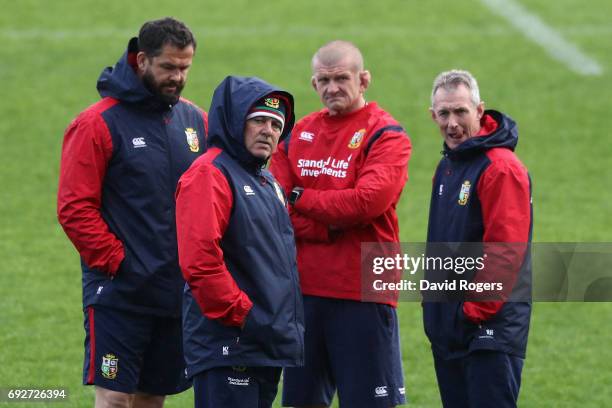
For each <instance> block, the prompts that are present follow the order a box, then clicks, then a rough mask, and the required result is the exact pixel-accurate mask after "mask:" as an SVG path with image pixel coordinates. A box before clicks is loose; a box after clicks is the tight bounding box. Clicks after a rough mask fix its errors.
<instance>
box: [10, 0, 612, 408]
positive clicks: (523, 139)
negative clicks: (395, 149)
mask: <svg viewBox="0 0 612 408" xmlns="http://www.w3.org/2000/svg"><path fill="white" fill-rule="evenodd" d="M521 2H522V4H523V5H524V6H525V7H526V8H527V9H528V10H529V11H531V12H533V13H535V14H537V15H538V16H539V17H540V18H541V19H542V20H543V21H545V22H546V23H547V24H549V25H550V26H551V27H553V28H554V29H556V30H557V31H558V32H560V33H561V34H562V35H563V36H564V37H565V39H567V40H568V41H570V42H572V43H573V44H574V45H575V46H577V47H579V48H580V49H581V50H582V51H583V52H584V53H586V54H587V55H588V56H590V57H591V58H593V59H595V60H596V61H597V62H598V63H599V64H600V65H601V66H602V67H603V74H601V75H599V76H582V75H579V74H577V73H574V72H572V71H571V70H570V69H568V67H567V66H565V65H564V64H562V63H560V62H558V61H556V60H554V59H552V58H551V57H550V56H549V55H548V54H547V53H546V52H544V50H543V49H542V48H541V47H540V46H538V45H536V44H534V43H533V42H532V41H531V40H528V39H527V38H525V37H523V36H522V35H521V34H520V32H519V31H518V30H517V29H515V28H513V27H512V26H511V25H510V24H508V23H507V22H506V21H504V20H503V19H502V18H500V17H499V16H497V15H495V14H492V13H491V12H490V11H489V10H488V9H486V8H485V7H483V5H482V3H481V2H480V1H478V0H465V1H462V2H451V1H442V0H431V1H427V2H425V1H401V0H394V1H385V0H383V1H380V2H373V1H362V0H354V1H348V0H346V1H336V2H329V1H322V0H310V1H303V2H289V1H277V2H270V3H259V2H257V3H256V2H248V1H232V0H229V1H225V2H195V1H194V2H182V3H176V5H172V4H171V2H168V1H159V0H156V1H147V2H144V1H132V2H127V1H117V0H107V1H105V2H99V1H92V0H87V1H79V2H76V1H68V0H58V1H55V2H45V1H34V0H22V1H17V2H9V1H8V0H2V1H0V6H1V9H2V11H1V13H0V41H1V44H2V47H0V86H1V89H2V93H1V94H2V97H1V98H0V107H1V109H0V140H1V145H0V146H1V147H0V183H1V187H2V188H1V193H0V194H1V196H0V197H1V199H0V220H1V227H0V259H1V260H2V261H1V263H0V265H1V266H0V269H1V273H0V388H2V387H11V386H15V387H36V388H41V387H61V388H66V389H68V392H69V394H70V397H69V399H68V401H67V402H64V403H58V404H48V405H49V406H52V407H84V406H92V401H93V389H92V388H90V387H83V386H81V385H80V383H81V371H82V368H81V367H82V357H83V349H82V342H83V336H84V332H83V328H82V319H83V317H82V313H81V284H80V280H81V276H80V269H79V262H78V256H77V253H76V251H75V250H74V248H73V247H72V245H71V244H70V242H69V241H68V240H67V238H66V237H65V235H64V233H63V231H62V230H61V228H60V226H59V225H58V223H57V221H56V216H55V199H56V191H57V178H58V169H59V156H60V149H61V141H62V136H63V130H64V129H65V127H66V126H67V125H68V123H69V122H70V121H71V120H72V118H73V117H74V116H75V115H76V114H77V113H78V112H80V111H81V110H82V109H84V108H85V107H86V106H88V105H89V104H91V103H93V102H94V101H96V100H97V99H98V96H97V93H96V91H95V83H96V79H97V77H98V75H99V73H100V71H101V69H102V68H103V67H105V66H107V65H112V64H114V63H115V61H116V60H117V59H118V57H119V56H120V55H121V53H122V52H123V51H124V48H125V46H126V44H127V40H128V38H129V37H130V36H132V35H134V34H135V33H137V30H138V28H139V27H140V25H141V24H142V22H143V21H145V20H147V19H151V18H157V17H161V16H165V15H172V16H175V17H177V18H179V19H182V20H184V21H186V22H187V23H188V25H190V27H191V28H192V29H193V30H194V32H195V34H196V35H197V38H198V41H199V44H198V52H197V55H196V58H195V60H194V66H193V69H192V70H191V73H190V77H189V84H188V86H187V88H186V90H185V93H184V95H185V96H186V97H187V98H189V99H191V100H193V101H194V102H196V103H197V104H199V105H200V106H202V107H203V108H208V105H209V103H210V97H211V94H212V91H213V89H214V87H215V86H216V85H217V84H218V83H219V82H220V81H221V79H222V78H224V77H225V76H226V75H228V74H239V75H257V76H260V77H262V78H264V79H266V80H268V81H270V82H273V83H276V84H278V85H280V86H282V87H285V88H287V89H289V90H290V91H291V92H292V93H293V94H294V95H295V97H296V101H297V102H296V108H297V111H298V115H299V116H301V115H304V114H306V113H307V112H309V111H312V110H315V109H318V108H319V102H318V99H317V98H316V95H315V93H314V92H313V91H312V89H311V88H310V85H309V76H310V72H309V61H310V57H311V55H312V53H313V52H314V51H315V50H316V49H317V48H318V46H320V45H322V44H323V43H324V42H327V41H329V40H332V39H336V38H341V39H347V40H351V41H353V42H355V43H356V44H357V45H358V46H360V47H361V49H362V51H363V53H364V55H365V59H366V65H367V68H369V69H370V70H371V72H372V74H373V84H372V86H371V88H370V90H369V91H368V95H367V96H368V98H369V99H370V100H376V101H378V102H379V103H380V104H381V105H382V106H383V107H384V108H386V109H387V110H388V111H390V112H391V113H392V114H393V115H394V116H395V117H396V118H397V119H398V120H400V122H402V124H403V125H404V126H405V127H406V129H407V130H408V132H409V133H410V135H411V138H412V142H413V157H412V160H411V163H410V180H409V182H408V184H407V186H406V188H405V190H404V194H403V198H402V202H401V205H400V208H399V217H400V221H401V236H402V239H403V240H404V241H410V242H418V241H423V240H424V239H425V234H426V225H427V211H428V204H429V193H430V189H431V177H432V175H433V171H434V168H435V166H436V164H437V161H438V160H439V157H440V156H439V151H440V150H441V139H440V136H439V134H438V133H437V129H436V128H435V126H434V124H433V123H432V122H431V119H430V117H429V113H428V111H427V108H428V106H429V92H430V86H431V82H432V80H433V78H434V76H435V75H436V74H437V73H438V72H440V71H442V70H446V69H449V68H455V67H457V68H459V67H460V68H465V69H469V70H470V71H472V72H473V73H474V74H475V75H476V77H477V78H478V79H479V82H480V86H481V95H482V97H483V99H484V100H485V102H486V103H487V106H489V107H495V108H498V109H500V110H503V111H505V112H507V113H509V114H510V115H511V116H513V117H514V118H515V119H516V120H517V122H518V124H519V129H520V142H519V146H518V150H517V152H518V154H519V156H520V157H521V158H522V160H523V162H524V163H525V164H526V165H527V167H528V168H529V170H530V173H531V177H532V179H533V188H534V208H535V226H534V241H538V242H554V241H567V242H588V241H601V242H606V241H612V204H611V203H612V188H611V187H612V177H611V175H612V171H611V167H612V166H611V164H612V161H611V153H612V149H611V147H610V129H612V115H610V108H611V107H612V74H611V73H612V53H610V50H611V49H612V17H611V16H612V4H611V3H610V2H609V1H605V0H592V1H589V2H582V1H579V0H559V1H555V2H551V1H546V0H521ZM399 310H400V316H401V333H402V339H403V340H402V341H403V357H404V373H405V377H406V389H407V393H408V395H409V398H410V401H411V402H410V404H409V405H408V406H413V407H438V406H440V402H439V397H438V392H437V386H436V382H435V377H434V372H433V366H432V358H431V355H430V351H429V346H428V343H427V340H426V338H425V336H424V334H423V330H422V325H421V315H420V305H419V304H416V303H405V304H402V305H401V306H400V309H399ZM611 316H612V303H597V304H596V303H591V304H580V303H536V304H535V306H534V315H533V319H532V330H531V336H530V341H529V347H528V356H527V360H526V365H525V369H524V371H523V386H522V390H521V397H520V401H519V405H520V406H521V407H605V406H611V404H612V402H610V401H612V387H611V386H610V384H612V346H611V344H612V321H611ZM0 405H3V403H2V402H0ZM6 405H10V406H35V407H43V406H45V404H43V403H39V404H29V405H28V404H21V405H20V404H6ZM167 406H168V407H189V406H192V395H191V392H186V393H183V394H182V395H179V396H176V397H172V398H170V399H169V400H168V403H167ZM277 406H280V405H277Z"/></svg>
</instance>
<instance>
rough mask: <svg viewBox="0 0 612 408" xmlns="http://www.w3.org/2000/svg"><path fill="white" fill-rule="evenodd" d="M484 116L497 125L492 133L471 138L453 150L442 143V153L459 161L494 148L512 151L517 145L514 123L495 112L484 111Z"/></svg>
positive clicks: (516, 132) (507, 117)
mask: <svg viewBox="0 0 612 408" xmlns="http://www.w3.org/2000/svg"><path fill="white" fill-rule="evenodd" d="M484 114H485V115H488V116H489V117H491V118H492V119H493V120H495V122H496V123H497V128H496V129H495V130H494V131H493V132H491V133H490V134H488V135H484V136H475V137H471V138H469V139H468V140H466V141H465V142H463V143H461V144H460V145H459V146H457V148H455V149H453V150H451V149H449V148H448V146H447V145H446V143H444V151H443V152H442V153H443V154H444V155H445V156H447V157H449V158H451V159H461V158H465V157H469V156H472V155H474V154H478V153H481V152H482V151H485V150H489V149H492V148H494V147H505V148H508V149H510V150H512V151H514V149H515V148H516V145H517V144H518V128H517V126H516V122H515V121H514V120H513V119H512V118H511V117H510V116H507V115H505V114H503V113H501V112H498V111H496V110H485V112H484Z"/></svg>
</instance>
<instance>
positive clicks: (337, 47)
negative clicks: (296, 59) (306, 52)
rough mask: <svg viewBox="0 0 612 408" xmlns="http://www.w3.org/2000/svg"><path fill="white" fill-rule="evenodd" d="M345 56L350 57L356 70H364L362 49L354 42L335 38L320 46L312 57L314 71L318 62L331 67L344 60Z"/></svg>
mask: <svg viewBox="0 0 612 408" xmlns="http://www.w3.org/2000/svg"><path fill="white" fill-rule="evenodd" d="M345 58H349V62H350V64H351V65H352V68H353V69H354V70H355V71H363V55H362V54H361V51H360V50H359V48H358V47H357V46H356V45H355V44H353V43H352V42H350V41H343V40H334V41H331V42H328V43H327V44H325V45H324V46H322V47H321V48H319V49H318V50H317V52H316V53H315V54H314V55H313V57H312V62H311V66H312V71H313V72H314V71H315V66H316V65H317V64H321V65H323V66H326V67H331V66H333V65H336V64H338V63H340V62H342V61H343V60H344V59H345Z"/></svg>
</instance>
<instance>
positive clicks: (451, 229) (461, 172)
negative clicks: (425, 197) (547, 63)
mask: <svg viewBox="0 0 612 408" xmlns="http://www.w3.org/2000/svg"><path fill="white" fill-rule="evenodd" d="M431 117H432V119H433V120H434V122H435V123H436V124H437V125H438V127H439V129H440V133H441V134H442V137H443V139H444V150H443V152H442V153H443V155H444V157H442V159H441V160H440V163H439V164H438V168H437V169H436V173H435V175H434V179H433V190H432V193H431V207H430V212H429V229H428V234H427V241H428V248H429V249H428V250H435V251H440V250H441V249H440V248H443V250H444V251H450V252H448V253H450V254H453V255H458V256H464V255H465V253H463V252H465V251H464V250H462V248H463V249H465V248H467V249H468V250H469V251H471V252H474V251H477V252H476V254H477V255H478V256H480V257H481V262H482V267H480V268H476V269H474V270H471V271H469V272H465V271H464V270H461V271H459V272H454V271H446V270H437V271H427V272H426V273H427V275H426V276H427V277H428V278H429V279H431V278H434V279H436V280H437V281H439V282H453V281H457V280H467V281H469V282H470V283H477V284H482V285H485V284H488V285H489V286H490V287H494V288H497V289H495V290H487V291H484V292H480V293H479V292H477V291H476V290H474V291H461V290H455V291H449V293H448V294H450V295H452V298H450V297H449V298H446V297H440V296H439V295H437V296H434V297H435V299H433V298H434V297H432V299H431V300H435V301H428V296H424V299H425V300H426V301H425V302H424V303H423V320H424V325H425V332H426V334H427V336H428V337H429V340H430V341H431V347H432V351H433V356H434V363H435V369H436V375H437V379H438V385H439V388H440V395H441V398H442V404H443V405H444V407H445V408H483V407H496V408H498V407H499V408H501V407H504V408H510V407H516V403H517V399H518V394H519V388H520V384H521V371H522V368H523V361H524V359H525V351H526V347H527V336H528V333H529V320H530V315H531V303H530V299H529V295H528V293H529V287H530V277H531V276H530V275H531V262H530V252H529V247H528V244H529V242H531V229H532V223H533V221H532V211H531V182H530V179H529V175H528V173H527V169H526V168H525V166H524V165H523V164H522V163H521V161H520V160H519V159H518V157H517V156H516V155H515V153H514V149H515V148H516V145H517V143H518V130H517V126H516V123H515V122H514V120H512V118H510V117H509V116H507V115H505V114H503V113H501V112H498V111H495V110H485V108H484V102H483V101H481V100H480V93H479V89H478V84H477V82H476V79H475V78H474V77H473V76H472V75H471V74H470V73H469V72H467V71H460V70H452V71H447V72H443V73H441V74H440V75H438V77H437V78H436V79H435V81H434V84H433V89H432V94H431ZM449 243H451V244H449ZM446 248H453V249H446ZM464 259H465V258H464ZM457 274H459V275H457ZM459 277H460V279H459ZM483 287H484V286H483ZM521 292H523V293H527V295H523V294H521Z"/></svg>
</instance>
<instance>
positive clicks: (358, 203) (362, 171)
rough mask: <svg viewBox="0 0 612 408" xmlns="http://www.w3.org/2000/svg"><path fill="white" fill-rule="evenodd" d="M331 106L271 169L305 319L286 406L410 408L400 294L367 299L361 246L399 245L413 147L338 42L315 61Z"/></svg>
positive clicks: (358, 61)
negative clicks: (285, 203)
mask: <svg viewBox="0 0 612 408" xmlns="http://www.w3.org/2000/svg"><path fill="white" fill-rule="evenodd" d="M312 70H313V75H312V79H311V82H312V87H313V88H314V90H315V91H316V92H317V94H318V95H319V97H320V99H321V102H322V103H323V105H324V106H325V109H323V110H320V111H318V112H314V113H311V114H310V115H307V116H306V117H305V118H302V119H301V120H300V121H299V122H298V123H297V125H296V126H295V128H294V130H293V132H292V137H290V138H287V139H285V141H284V142H283V143H282V144H280V145H279V147H278V151H277V153H276V154H275V155H274V156H273V158H272V166H271V171H272V173H273V174H274V175H275V176H276V178H277V179H278V181H279V182H280V183H281V185H282V186H283V188H284V190H285V192H286V193H287V194H288V195H289V196H290V198H289V202H290V208H289V211H290V215H291V221H292V223H293V227H294V231H295V236H296V245H297V254H298V270H299V273H300V286H301V288H302V293H303V295H304V312H305V318H306V333H305V339H304V341H305V350H306V353H305V355H306V359H305V365H304V367H303V368H298V367H296V368H293V367H292V368H287V369H285V373H284V383H283V405H285V406H296V407H325V406H329V405H330V403H331V401H332V398H333V395H334V393H335V391H336V389H337V390H338V399H339V401H340V406H341V407H352V408H359V407H363V408H366V407H367V408H371V407H381V408H389V407H392V406H395V405H398V404H402V403H404V402H405V395H404V394H405V392H404V385H403V375H402V366H401V353H400V344H399V327H398V321H397V315H396V310H395V308H396V306H397V297H396V296H395V297H394V296H389V297H387V298H385V299H374V300H372V299H364V296H362V276H361V265H360V258H361V257H360V252H361V243H362V242H398V241H399V227H398V221H397V214H396V212H395V208H396V205H397V202H398V200H399V197H400V194H401V191H402V189H403V187H404V183H405V182H406V180H407V176H408V159H409V157H410V151H411V146H410V141H409V139H408V136H407V135H406V133H405V131H404V129H402V127H401V126H400V125H399V123H398V122H397V121H396V120H395V119H393V117H391V115H389V114H388V113H387V112H385V111H384V110H383V109H381V108H380V107H379V106H378V105H377V104H376V103H375V102H366V99H365V91H366V89H367V88H368V86H369V85H370V81H371V75H370V72H369V71H367V70H365V69H364V64H363V57H362V55H361V52H360V51H359V49H358V48H357V47H356V46H355V45H354V44H352V43H349V42H346V41H332V42H330V43H328V44H326V45H324V46H323V47H321V48H320V49H319V50H318V51H317V52H316V53H315V55H314V57H313V59H312Z"/></svg>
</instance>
